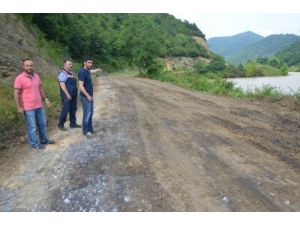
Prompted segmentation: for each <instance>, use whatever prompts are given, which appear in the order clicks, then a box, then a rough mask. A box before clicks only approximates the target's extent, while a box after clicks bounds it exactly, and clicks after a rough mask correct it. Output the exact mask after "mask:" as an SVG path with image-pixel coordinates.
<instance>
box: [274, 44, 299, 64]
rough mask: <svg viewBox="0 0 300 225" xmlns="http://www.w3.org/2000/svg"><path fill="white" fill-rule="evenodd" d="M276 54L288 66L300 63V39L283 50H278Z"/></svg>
mask: <svg viewBox="0 0 300 225" xmlns="http://www.w3.org/2000/svg"><path fill="white" fill-rule="evenodd" d="M276 56H277V57H278V58H279V59H281V60H282V61H283V62H285V63H286V64H288V66H296V65H299V64H300V40H299V41H296V42H294V43H292V44H290V45H288V46H287V47H285V48H284V49H283V50H282V51H280V52H278V53H277V54H276Z"/></svg>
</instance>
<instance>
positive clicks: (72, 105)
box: [59, 95, 77, 127]
mask: <svg viewBox="0 0 300 225" xmlns="http://www.w3.org/2000/svg"><path fill="white" fill-rule="evenodd" d="M61 102H62V109H61V113H60V116H59V124H61V125H64V123H65V122H66V120H67V116H68V113H69V119H70V126H71V127H72V126H75V125H76V110H77V95H73V96H72V99H71V100H68V99H67V97H66V96H65V95H61Z"/></svg>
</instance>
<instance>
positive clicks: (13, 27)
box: [0, 13, 58, 82]
mask: <svg viewBox="0 0 300 225" xmlns="http://www.w3.org/2000/svg"><path fill="white" fill-rule="evenodd" d="M28 27H29V26H28V24H26V22H25V21H23V19H22V18H21V17H20V15H19V16H18V15H17V14H5V13H4V14H3V13H0V82H2V81H9V82H13V80H14V78H15V77H16V76H17V75H18V74H19V73H20V72H21V71H22V67H21V61H22V60H24V59H26V58H31V59H32V60H33V62H34V65H35V66H34V67H35V70H36V72H38V73H39V74H40V75H53V74H56V73H57V70H58V67H57V66H56V65H54V63H53V62H52V61H51V60H50V59H49V58H48V57H47V56H46V55H45V53H43V52H42V51H41V50H40V46H39V40H38V39H39V37H38V34H36V33H35V32H33V31H31V30H30V29H29V28H28Z"/></svg>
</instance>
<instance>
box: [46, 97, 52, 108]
mask: <svg viewBox="0 0 300 225" xmlns="http://www.w3.org/2000/svg"><path fill="white" fill-rule="evenodd" d="M45 103H46V105H47V106H48V107H50V106H51V102H50V101H49V99H48V98H46V99H45Z"/></svg>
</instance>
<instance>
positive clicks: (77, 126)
mask: <svg viewBox="0 0 300 225" xmlns="http://www.w3.org/2000/svg"><path fill="white" fill-rule="evenodd" d="M70 128H81V126H80V125H78V124H74V125H70Z"/></svg>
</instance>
